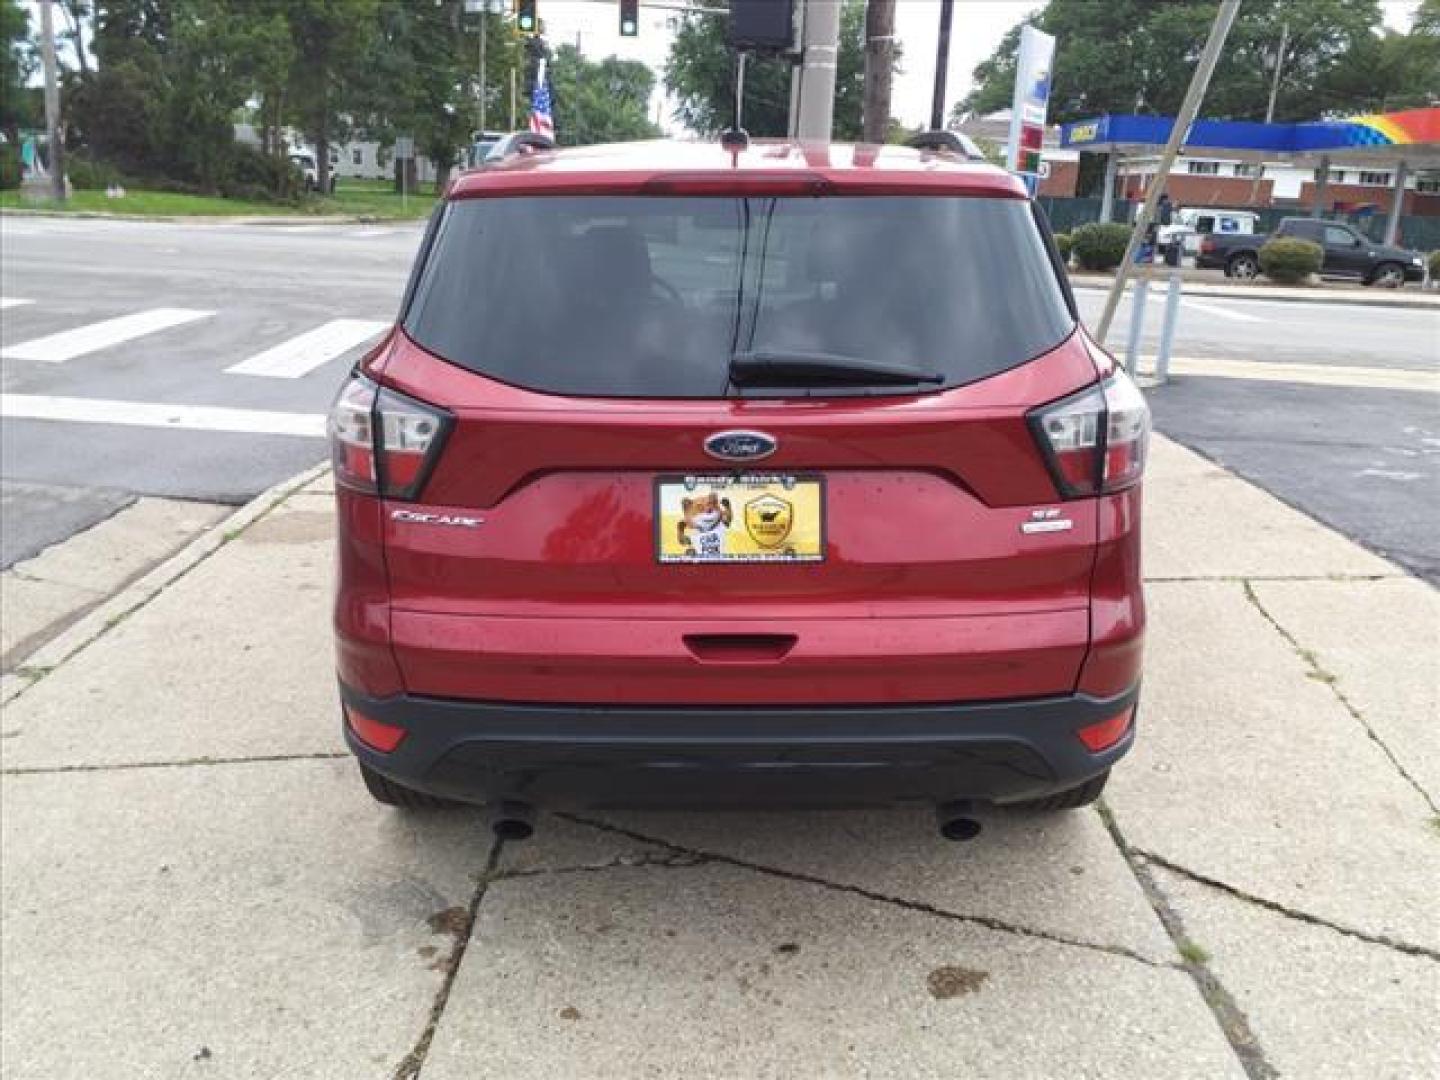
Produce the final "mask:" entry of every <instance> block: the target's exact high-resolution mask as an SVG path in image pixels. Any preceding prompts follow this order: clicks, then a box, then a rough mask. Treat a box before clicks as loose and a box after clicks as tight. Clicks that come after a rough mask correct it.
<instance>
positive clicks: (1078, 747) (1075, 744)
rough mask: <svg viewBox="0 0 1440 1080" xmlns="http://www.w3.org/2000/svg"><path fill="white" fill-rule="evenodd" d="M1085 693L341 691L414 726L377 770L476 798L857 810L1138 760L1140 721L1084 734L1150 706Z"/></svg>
mask: <svg viewBox="0 0 1440 1080" xmlns="http://www.w3.org/2000/svg"><path fill="white" fill-rule="evenodd" d="M1137 695H1138V687H1137V688H1134V689H1131V690H1129V691H1127V692H1125V693H1123V694H1119V695H1116V696H1115V697H1112V698H1094V697H1089V696H1087V695H1084V694H1075V695H1069V696H1063V697H1047V698H1036V699H1032V700H1026V701H1006V702H975V703H965V704H954V705H948V704H947V705H890V706H848V707H844V706H818V707H814V708H808V707H805V708H800V707H784V708H771V707H763V706H757V707H727V708H668V707H667V708H656V707H624V706H610V705H605V706H586V705H512V704H504V703H492V702H471V701H453V700H440V699H435V698H424V697H411V696H403V695H402V696H397V697H391V698H370V697H366V696H365V695H363V694H359V693H356V692H355V691H353V690H351V689H349V688H347V687H345V686H343V685H342V686H341V696H342V697H343V699H344V700H345V702H346V703H347V704H349V705H351V706H353V707H354V708H356V709H358V710H359V711H361V712H363V713H365V714H366V715H367V716H369V717H371V718H372V719H375V720H378V721H380V722H382V723H385V724H392V725H395V726H399V727H403V728H405V729H406V731H407V734H406V736H405V738H404V740H403V741H402V742H401V744H400V745H399V746H398V747H397V748H396V749H395V750H394V751H393V752H391V753H381V752H379V751H376V750H374V749H372V748H371V747H369V746H367V745H365V744H364V743H362V742H360V741H359V740H358V739H356V738H355V737H354V734H353V733H352V732H351V731H350V730H349V728H348V727H347V728H346V732H345V735H346V739H347V741H348V742H349V744H350V748H351V749H352V750H353V751H354V752H355V755H356V756H357V757H358V758H359V759H360V760H361V761H362V762H363V763H364V764H365V765H367V766H368V767H370V768H372V769H374V770H376V771H377V772H380V773H383V774H384V775H385V776H388V777H389V778H390V779H392V780H394V781H395V782H397V783H399V784H403V785H404V786H406V787H410V788H414V789H416V790H418V791H425V792H429V793H431V794H434V795H440V796H444V797H447V798H453V799H460V800H463V801H467V802H490V801H495V800H500V799H507V800H515V801H521V802H527V803H531V804H535V805H540V806H548V807H572V808H574V807H594V808H610V807H637V806H654V805H667V806H677V807H680V806H688V807H717V806H752V805H783V806H847V805H873V804H885V803H894V802H905V801H923V802H927V803H935V802H945V801H949V800H953V799H976V800H982V801H988V802H995V803H1005V802H1015V801H1019V800H1024V799H1032V798H1040V797H1043V796H1045V795H1050V794H1053V793H1055V792H1057V791H1062V790H1064V789H1066V788H1070V787H1074V786H1075V785H1077V784H1080V783H1083V782H1084V781H1086V780H1088V779H1090V778H1091V777H1093V776H1096V775H1098V774H1099V773H1101V772H1103V771H1105V770H1106V769H1108V768H1109V767H1110V765H1111V764H1113V763H1114V762H1115V761H1117V760H1118V759H1119V758H1121V757H1122V756H1124V754H1125V753H1126V751H1128V750H1129V749H1130V745H1131V742H1132V741H1133V739H1134V726H1133V725H1132V726H1131V729H1130V731H1129V732H1127V733H1126V735H1125V737H1124V738H1123V739H1121V740H1120V742H1119V743H1117V744H1116V745H1114V746H1112V747H1110V748H1108V749H1106V750H1104V751H1102V752H1100V753H1098V754H1097V753H1091V752H1090V751H1089V750H1087V749H1086V747H1085V745H1084V744H1083V743H1082V742H1081V741H1080V739H1079V738H1078V737H1077V735H1076V734H1075V732H1076V729H1078V728H1081V727H1084V726H1085V725H1087V724H1093V723H1096V722H1098V721H1100V720H1106V719H1109V718H1111V717H1113V716H1115V715H1116V714H1117V713H1119V712H1121V711H1122V710H1124V709H1125V708H1126V707H1128V706H1131V705H1133V704H1134V703H1135V701H1136V698H1137Z"/></svg>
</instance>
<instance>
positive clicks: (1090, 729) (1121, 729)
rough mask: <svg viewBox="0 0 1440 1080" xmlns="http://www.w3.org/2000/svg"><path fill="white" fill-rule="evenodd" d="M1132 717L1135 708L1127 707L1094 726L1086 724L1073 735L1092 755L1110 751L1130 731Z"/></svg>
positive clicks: (1132, 706)
mask: <svg viewBox="0 0 1440 1080" xmlns="http://www.w3.org/2000/svg"><path fill="white" fill-rule="evenodd" d="M1134 715H1135V706H1134V705H1129V706H1127V707H1126V709H1125V711H1124V712H1122V713H1117V714H1116V715H1114V716H1112V717H1110V719H1108V720H1101V721H1100V722H1099V723H1096V724H1087V725H1086V726H1085V727H1082V728H1081V729H1080V730H1079V731H1077V732H1076V733H1075V734H1077V735H1079V736H1080V741H1081V742H1083V743H1084V744H1085V747H1086V749H1088V750H1089V751H1090V752H1091V753H1092V754H1098V753H1099V752H1100V751H1101V750H1108V749H1110V747H1112V746H1114V745H1115V744H1116V743H1118V742H1119V741H1120V740H1121V739H1123V738H1124V737H1125V733H1126V732H1127V731H1129V730H1130V718H1131V717H1132V716H1134Z"/></svg>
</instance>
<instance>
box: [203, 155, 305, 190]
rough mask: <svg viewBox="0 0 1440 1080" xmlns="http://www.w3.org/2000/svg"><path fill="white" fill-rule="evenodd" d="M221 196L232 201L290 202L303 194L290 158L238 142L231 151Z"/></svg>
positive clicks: (222, 181)
mask: <svg viewBox="0 0 1440 1080" xmlns="http://www.w3.org/2000/svg"><path fill="white" fill-rule="evenodd" d="M226 164H227V168H226V175H225V178H224V179H223V180H221V181H220V194H222V195H224V196H226V197H227V198H231V199H263V200H272V201H274V200H279V201H288V200H293V199H295V198H296V197H297V196H298V195H299V194H300V177H299V174H298V173H296V171H295V169H294V167H293V166H291V164H290V162H289V160H288V159H287V158H276V157H273V156H272V155H269V154H266V153H264V152H263V151H262V150H260V149H259V148H258V147H254V146H247V145H245V144H243V143H236V144H235V145H234V146H232V147H231V148H230V158H229V161H228V162H227V163H226Z"/></svg>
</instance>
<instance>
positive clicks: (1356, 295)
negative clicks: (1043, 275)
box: [1070, 277, 1440, 311]
mask: <svg viewBox="0 0 1440 1080" xmlns="http://www.w3.org/2000/svg"><path fill="white" fill-rule="evenodd" d="M1130 280H1131V281H1134V278H1131V279H1130ZM1070 284H1071V286H1072V287H1073V288H1076V289H1089V290H1092V291H1094V290H1106V291H1108V290H1109V288H1110V286H1111V285H1112V284H1114V282H1113V280H1111V279H1109V278H1093V277H1072V278H1071V279H1070ZM1151 284H1152V286H1153V285H1154V282H1152V283H1151ZM1162 284H1163V282H1162ZM1266 288H1267V286H1264V285H1261V286H1258V287H1257V288H1255V289H1254V290H1253V291H1252V290H1251V289H1245V288H1242V289H1237V288H1235V287H1234V286H1226V285H1211V284H1207V283H1205V282H1190V281H1187V282H1186V283H1185V287H1184V295H1185V296H1210V297H1214V298H1216V299H1224V300H1268V301H1270V302H1271V303H1282V304H1284V303H1288V304H1350V305H1353V306H1358V307H1373V308H1380V309H1385V308H1401V309H1409V310H1417V311H1440V297H1430V296H1425V295H1415V296H1405V295H1399V296H1397V295H1394V294H1389V295H1376V294H1375V293H1373V292H1370V291H1368V290H1367V291H1366V292H1361V291H1360V290H1359V289H1356V290H1353V291H1351V290H1348V289H1345V290H1341V289H1336V290H1332V291H1317V292H1315V293H1312V294H1305V293H1297V292H1295V291H1293V290H1290V291H1286V292H1276V293H1273V294H1271V293H1267V292H1265V291H1263V290H1265V289H1266ZM1126 292H1127V293H1128V292H1129V289H1128V288H1127V289H1126Z"/></svg>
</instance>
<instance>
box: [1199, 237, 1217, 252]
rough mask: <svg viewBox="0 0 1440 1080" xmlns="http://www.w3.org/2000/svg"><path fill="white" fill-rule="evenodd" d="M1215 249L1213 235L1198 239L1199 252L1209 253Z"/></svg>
mask: <svg viewBox="0 0 1440 1080" xmlns="http://www.w3.org/2000/svg"><path fill="white" fill-rule="evenodd" d="M1214 251H1215V240H1214V238H1213V237H1209V236H1205V237H1201V239H1200V254H1201V255H1210V254H1213V253H1214Z"/></svg>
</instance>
